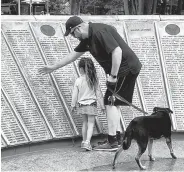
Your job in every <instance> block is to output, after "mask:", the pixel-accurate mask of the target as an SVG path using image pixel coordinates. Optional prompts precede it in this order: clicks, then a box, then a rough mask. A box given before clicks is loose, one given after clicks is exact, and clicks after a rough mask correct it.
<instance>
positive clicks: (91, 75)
mask: <svg viewBox="0 0 184 172" xmlns="http://www.w3.org/2000/svg"><path fill="white" fill-rule="evenodd" d="M80 67H82V68H83V69H84V71H85V74H86V79H87V83H88V86H89V87H90V88H91V89H94V90H96V89H97V85H98V78H97V73H96V69H95V66H94V63H93V61H92V60H91V59H90V58H81V59H80V62H79V68H80Z"/></svg>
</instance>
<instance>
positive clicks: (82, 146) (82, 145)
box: [81, 141, 85, 149]
mask: <svg viewBox="0 0 184 172" xmlns="http://www.w3.org/2000/svg"><path fill="white" fill-rule="evenodd" d="M84 143H85V141H82V143H81V148H82V149H84Z"/></svg>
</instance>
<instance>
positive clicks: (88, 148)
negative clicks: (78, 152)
mask: <svg viewBox="0 0 184 172" xmlns="http://www.w3.org/2000/svg"><path fill="white" fill-rule="evenodd" d="M82 148H83V149H86V150H87V151H91V150H92V147H91V145H90V142H88V141H85V142H84V144H83V147H82Z"/></svg>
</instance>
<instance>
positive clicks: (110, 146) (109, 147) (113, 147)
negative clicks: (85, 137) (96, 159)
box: [93, 142, 119, 151]
mask: <svg viewBox="0 0 184 172" xmlns="http://www.w3.org/2000/svg"><path fill="white" fill-rule="evenodd" d="M118 148H119V146H118V143H117V142H115V143H113V144H110V143H109V142H107V143H105V144H102V145H99V146H96V147H94V148H93V150H97V151H116V150H117V149H118Z"/></svg>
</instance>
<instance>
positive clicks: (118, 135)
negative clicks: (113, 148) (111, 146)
mask: <svg viewBox="0 0 184 172" xmlns="http://www.w3.org/2000/svg"><path fill="white" fill-rule="evenodd" d="M116 138H117V141H118V145H120V144H121V133H120V131H116Z"/></svg>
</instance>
